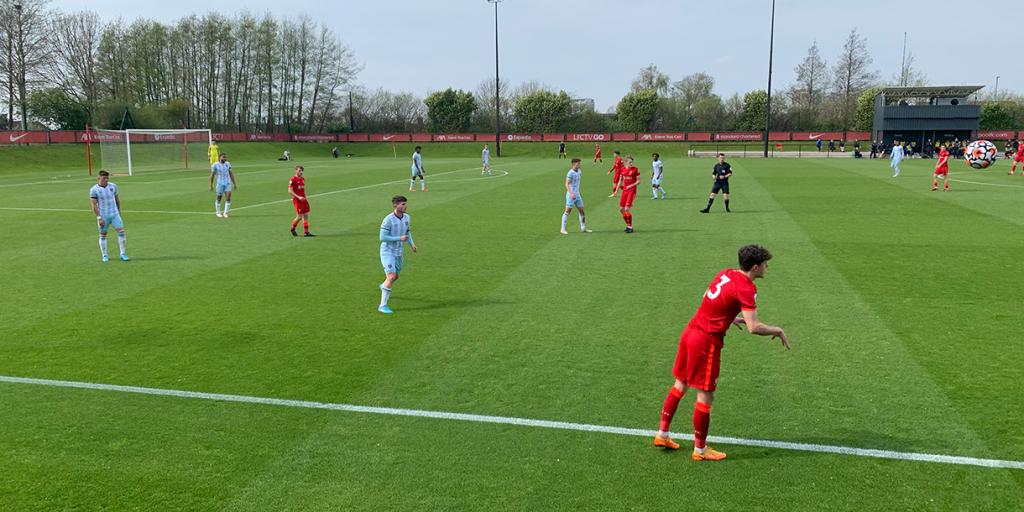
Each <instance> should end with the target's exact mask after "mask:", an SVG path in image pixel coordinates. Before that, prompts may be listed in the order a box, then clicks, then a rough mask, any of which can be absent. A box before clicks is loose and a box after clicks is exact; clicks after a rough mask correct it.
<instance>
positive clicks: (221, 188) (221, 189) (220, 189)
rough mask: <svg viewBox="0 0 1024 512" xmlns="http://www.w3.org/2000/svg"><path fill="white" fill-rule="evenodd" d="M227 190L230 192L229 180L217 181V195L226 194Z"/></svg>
mask: <svg viewBox="0 0 1024 512" xmlns="http://www.w3.org/2000/svg"><path fill="white" fill-rule="evenodd" d="M228 192H231V182H230V181H229V182H227V183H218V184H217V195H218V196H220V195H224V194H226V193H228Z"/></svg>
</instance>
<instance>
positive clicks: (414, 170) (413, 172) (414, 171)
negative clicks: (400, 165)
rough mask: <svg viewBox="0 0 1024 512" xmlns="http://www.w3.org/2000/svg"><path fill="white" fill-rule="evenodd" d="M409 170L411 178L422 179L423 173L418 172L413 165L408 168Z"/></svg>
mask: <svg viewBox="0 0 1024 512" xmlns="http://www.w3.org/2000/svg"><path fill="white" fill-rule="evenodd" d="M409 170H410V171H411V172H412V177H413V178H415V177H416V176H419V177H421V178H422V177H423V173H422V172H420V170H419V169H417V168H416V166H415V165H414V166H412V167H410V168H409Z"/></svg>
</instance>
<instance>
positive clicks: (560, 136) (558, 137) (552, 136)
mask: <svg viewBox="0 0 1024 512" xmlns="http://www.w3.org/2000/svg"><path fill="white" fill-rule="evenodd" d="M563 140H565V134H564V133H545V134H544V142H562V141H563Z"/></svg>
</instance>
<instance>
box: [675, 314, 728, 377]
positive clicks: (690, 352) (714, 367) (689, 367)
mask: <svg viewBox="0 0 1024 512" xmlns="http://www.w3.org/2000/svg"><path fill="white" fill-rule="evenodd" d="M722 344H723V341H722V338H721V337H719V336H713V335H710V334H707V333H705V332H703V331H700V330H698V329H692V328H690V327H687V328H686V329H683V334H682V335H680V336H679V352H678V353H677V354H676V364H675V365H674V366H672V375H673V376H675V378H676V379H678V380H679V381H681V382H682V383H684V384H686V385H687V386H689V387H691V388H697V389H699V390H701V391H714V390H715V389H716V388H717V387H718V370H719V369H720V367H721V364H722Z"/></svg>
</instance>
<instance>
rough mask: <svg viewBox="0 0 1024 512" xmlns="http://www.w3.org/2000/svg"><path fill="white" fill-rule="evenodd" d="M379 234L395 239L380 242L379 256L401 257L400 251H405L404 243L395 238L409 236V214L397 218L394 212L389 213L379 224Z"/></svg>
mask: <svg viewBox="0 0 1024 512" xmlns="http://www.w3.org/2000/svg"><path fill="white" fill-rule="evenodd" d="M380 234H381V236H382V237H383V236H385V235H387V236H389V237H394V238H395V240H393V241H386V240H382V241H381V243H380V253H381V255H384V254H390V255H392V256H399V257H401V256H402V251H403V250H404V249H405V242H402V241H400V240H397V238H398V237H401V236H409V214H408V213H406V214H405V215H402V216H401V217H398V216H396V215H395V213H394V212H391V213H389V214H388V216H387V217H384V221H383V222H381V223H380Z"/></svg>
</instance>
